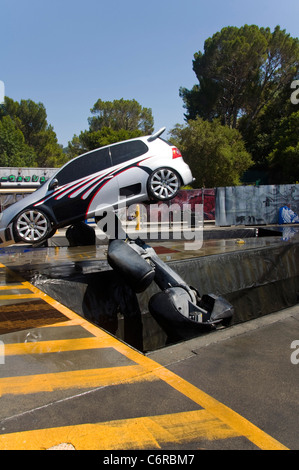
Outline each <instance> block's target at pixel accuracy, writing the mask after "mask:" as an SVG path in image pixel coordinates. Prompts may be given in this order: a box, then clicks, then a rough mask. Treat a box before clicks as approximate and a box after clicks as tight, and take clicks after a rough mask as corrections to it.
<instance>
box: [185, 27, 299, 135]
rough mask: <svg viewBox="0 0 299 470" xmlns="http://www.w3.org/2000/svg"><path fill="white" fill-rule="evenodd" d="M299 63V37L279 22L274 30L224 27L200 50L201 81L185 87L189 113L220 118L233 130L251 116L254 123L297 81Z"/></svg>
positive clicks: (196, 58) (196, 67)
mask: <svg viewBox="0 0 299 470" xmlns="http://www.w3.org/2000/svg"><path fill="white" fill-rule="evenodd" d="M298 64H299V41H298V38H292V37H291V36H290V35H289V34H287V33H286V31H285V30H281V29H280V27H279V26H277V27H276V28H275V29H274V31H273V32H271V31H270V29H269V28H259V27H258V26H255V25H251V26H248V25H245V26H243V27H241V28H237V27H232V26H230V27H226V28H223V29H222V30H221V31H220V32H217V33H216V34H214V35H213V36H212V37H211V38H208V39H207V40H206V41H205V44H204V53H202V52H200V51H199V52H197V53H195V54H194V60H193V70H194V72H195V74H196V77H197V79H198V84H196V85H195V86H194V87H193V88H192V89H191V90H187V89H186V88H181V89H180V95H181V97H182V98H183V100H184V103H185V107H186V109H187V113H186V115H185V116H186V118H187V119H194V118H195V117H197V116H199V117H202V118H203V119H207V120H211V119H214V118H220V119H221V122H222V123H223V124H226V125H229V126H230V127H233V128H236V127H238V123H239V119H240V117H242V116H246V125H249V123H250V122H251V121H253V120H255V119H256V118H257V117H258V116H259V115H260V113H261V112H262V111H263V109H264V108H265V106H267V105H268V104H269V103H270V101H271V100H272V99H273V98H275V96H276V95H277V94H278V93H279V92H280V91H281V90H282V89H283V87H285V85H286V84H290V83H291V81H292V80H293V79H294V77H295V76H296V73H297V72H298V70H299V65H298ZM243 124H244V123H243Z"/></svg>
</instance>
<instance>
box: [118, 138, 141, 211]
mask: <svg viewBox="0 0 299 470" xmlns="http://www.w3.org/2000/svg"><path fill="white" fill-rule="evenodd" d="M147 152H148V147H147V145H146V144H145V143H144V142H143V141H141V140H133V141H128V142H122V143H120V144H116V145H111V147H110V153H111V160H112V165H113V168H114V169H115V175H116V176H117V184H118V190H119V198H120V200H121V201H132V202H133V201H134V200H135V199H139V198H140V197H141V196H142V195H143V194H145V192H146V181H147V178H148V175H147V173H146V172H145V171H144V170H143V169H142V168H141V167H140V166H138V163H139V162H140V160H142V159H143V156H144V155H145V154H146V153H147Z"/></svg>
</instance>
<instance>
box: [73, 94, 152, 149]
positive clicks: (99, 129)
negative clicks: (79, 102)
mask: <svg viewBox="0 0 299 470" xmlns="http://www.w3.org/2000/svg"><path fill="white" fill-rule="evenodd" d="M91 112H92V114H94V116H92V117H90V118H88V123H89V129H88V130H85V131H82V132H81V133H80V134H79V136H78V135H74V137H73V139H72V140H71V141H70V142H69V143H68V147H67V156H68V158H73V157H75V156H77V155H81V154H82V153H84V152H87V151H89V150H93V149H95V148H98V147H103V146H104V145H109V144H113V143H115V142H120V141H122V140H127V139H133V138H135V137H139V136H141V135H144V134H151V133H152V132H153V123H154V120H153V117H152V111H151V109H149V108H143V107H142V106H141V105H140V104H139V103H138V102H137V101H136V100H124V99H121V100H114V101H112V102H111V101H102V100H101V99H98V101H97V102H96V103H95V105H94V106H93V108H92V109H91Z"/></svg>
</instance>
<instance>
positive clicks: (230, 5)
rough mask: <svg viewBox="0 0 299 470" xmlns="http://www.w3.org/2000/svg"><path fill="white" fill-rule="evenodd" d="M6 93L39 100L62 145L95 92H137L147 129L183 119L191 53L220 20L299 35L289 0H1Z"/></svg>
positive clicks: (297, 13) (191, 80)
mask: <svg viewBox="0 0 299 470" xmlns="http://www.w3.org/2000/svg"><path fill="white" fill-rule="evenodd" d="M0 21H1V23H0V24H1V28H0V41H1V42H0V43H1V49H0V51H1V56H0V57H1V63H0V80H2V81H3V82H4V84H5V94H6V95H7V96H9V97H10V98H12V99H14V100H16V101H19V100H21V99H32V100H33V101H36V102H42V103H43V104H44V106H45V107H46V110H47V116H48V122H49V123H50V124H52V125H53V127H54V130H55V132H56V134H57V137H58V141H59V143H61V144H62V145H67V142H68V141H69V140H71V139H72V137H73V135H74V134H79V133H80V131H81V130H84V129H87V128H88V123H87V118H88V117H89V116H90V108H92V106H93V105H94V103H95V102H96V101H97V99H98V98H101V99H102V100H104V101H107V100H109V101H112V100H114V99H120V98H124V99H136V100H137V101H138V102H139V103H140V104H141V105H142V106H144V107H148V108H151V109H152V113H153V117H154V121H155V129H156V130H157V129H159V128H160V127H162V126H166V127H167V130H170V129H171V128H172V127H173V126H174V125H175V124H176V123H183V122H184V108H183V102H182V99H181V98H180V97H179V88H180V87H181V86H184V87H187V88H191V87H192V86H193V85H194V84H195V83H196V77H195V74H194V72H193V70H192V59H193V55H194V53H195V52H197V51H198V50H201V51H202V50H203V46H204V41H205V40H206V39H207V38H208V37H211V36H212V35H213V34H214V33H216V32H217V31H220V30H221V28H223V27H225V26H243V25H244V24H256V25H258V26H260V27H261V26H264V27H267V26H269V27H270V28H271V30H273V29H274V27H275V26H276V25H277V24H279V25H280V26H281V28H283V29H286V31H287V32H288V33H290V35H291V36H293V37H298V36H299V1H298V0H284V1H282V0H250V1H248V0H151V1H147V2H145V1H144V0H138V1H137V0H109V1H107V0H105V1H103V0H84V1H82V0H51V1H46V0H0Z"/></svg>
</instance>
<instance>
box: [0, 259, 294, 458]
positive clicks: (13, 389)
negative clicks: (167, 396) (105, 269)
mask: <svg viewBox="0 0 299 470" xmlns="http://www.w3.org/2000/svg"><path fill="white" fill-rule="evenodd" d="M0 267H5V266H4V265H1V264H0ZM6 269H7V268H6ZM22 285H23V286H24V287H26V288H28V289H30V290H31V292H33V294H34V295H36V296H37V297H39V298H40V299H43V300H45V301H46V302H47V303H48V304H50V305H51V306H53V307H54V308H55V309H57V310H58V311H60V312H61V313H63V314H64V315H65V316H66V317H67V318H69V320H70V321H72V322H73V321H75V322H76V320H78V325H80V326H82V327H83V328H85V329H86V330H87V331H89V332H90V333H92V334H93V335H94V336H96V337H97V338H98V339H102V340H104V342H105V344H106V345H108V344H109V345H110V346H111V347H113V348H115V349H116V350H117V351H119V352H120V353H122V354H123V355H125V356H126V357H127V358H129V359H131V360H133V361H134V362H136V363H137V364H138V366H125V367H112V368H107V369H95V370H87V371H75V372H63V373H58V374H44V375H43V374H42V375H36V376H27V377H10V378H5V379H1V380H0V395H1V393H2V394H3V393H15V394H18V393H33V392H36V391H51V390H54V389H57V388H58V389H61V388H62V389H66V388H71V387H84V388H85V387H90V386H102V385H111V384H118V383H131V382H132V383H133V382H135V381H145V380H157V379H160V380H163V381H164V382H166V383H167V384H168V385H170V386H171V387H173V388H174V389H175V390H177V391H179V392H180V393H182V394H183V395H185V396H187V397H188V398H190V399H191V400H192V401H194V402H195V403H197V404H199V405H200V406H201V407H202V408H204V409H205V410H206V412H207V413H209V415H210V416H213V417H214V418H215V419H217V420H218V419H220V420H221V422H222V423H223V425H224V426H227V427H228V428H230V429H231V430H232V431H233V433H235V435H241V436H245V437H246V438H247V439H248V440H250V441H251V442H253V443H254V444H255V445H256V446H257V447H259V448H261V449H267V450H278V449H279V450H283V449H287V448H286V447H285V446H283V445H282V444H281V443H279V442H278V441H277V440H275V439H273V438H272V437H271V436H269V435H268V434H267V433H265V432H264V431H262V430H261V429H259V428H258V427H256V426H255V425H254V424H252V423H250V422H249V421H248V420H247V419H245V418H243V417H242V416H240V415H239V414H238V413H236V412H234V411H233V410H231V409H230V408H228V407H227V406H225V405H223V404H222V403H220V402H218V401H217V400H215V399H214V398H212V397H211V396H209V395H207V394H206V393H205V392H203V391H201V390H200V389H198V388H197V387H195V386H193V385H192V384H190V383H189V382H187V381H185V380H184V379H182V378H181V377H179V376H178V375H176V374H174V373H173V372H171V371H169V370H168V369H166V368H165V367H163V366H161V365H160V364H158V363H156V362H154V361H153V360H152V359H150V358H148V357H146V356H144V355H143V354H141V353H140V352H138V351H136V350H134V349H132V348H131V347H129V346H127V345H126V344H124V343H122V342H121V341H119V340H118V339H116V338H114V337H113V336H110V335H109V334H108V333H106V332H105V331H104V330H101V329H99V328H98V327H96V326H94V325H92V324H91V323H89V322H88V321H86V320H84V319H82V317H79V315H77V314H75V313H74V312H72V311H71V310H70V309H68V308H67V307H65V306H63V305H61V304H60V303H59V302H57V301H56V300H54V299H52V298H51V297H49V296H48V295H47V294H44V293H43V292H41V291H40V290H39V289H37V288H36V287H34V286H33V285H31V284H30V283H28V282H22ZM62 325H63V324H62ZM65 346H66V345H65ZM14 347H16V345H14ZM166 416H167V419H168V417H169V416H171V415H166ZM142 419H143V420H146V419H147V418H138V419H137V420H142ZM127 422H128V420H126V426H127ZM132 422H136V420H132ZM82 426H83V427H82V428H81V427H80V429H84V430H87V429H93V431H92V432H91V433H90V435H89V434H88V436H89V437H88V438H87V437H86V439H85V447H84V448H88V445H89V444H90V442H91V440H92V439H93V437H92V436H93V434H94V433H95V432H96V430H95V428H94V426H99V428H97V429H102V431H101V436H100V438H99V439H101V440H102V439H104V438H105V433H106V430H105V431H104V428H101V426H103V423H102V424H99V425H82ZM126 426H125V427H126ZM58 429H68V432H71V433H72V430H74V432H77V431H76V430H78V429H79V428H78V426H71V427H67V428H58ZM113 429H114V432H113V433H112V434H113V440H114V441H115V442H116V445H117V446H118V447H117V448H123V447H122V445H120V441H119V438H120V434H121V433H117V439H116V434H115V428H113ZM57 432H58V430H57V428H53V429H52V430H51V429H50V430H38V431H27V432H26V433H17V435H19V434H21V435H23V434H26V435H27V436H29V435H30V436H34V435H35V434H30V433H37V436H38V439H39V436H42V435H43V433H46V434H47V433H50V434H51V433H54V434H55V436H56V435H57ZM86 432H87V433H88V431H86ZM83 434H84V432H83ZM97 434H98V433H97ZM6 436H10V439H11V440H13V434H10V435H3V436H0V438H3V439H4V438H5V437H6ZM32 439H33V440H34V437H32ZM89 439H90V440H89ZM17 440H18V437H17ZM62 441H63V442H65V439H62ZM18 442H19V441H18ZM26 442H27V440H26ZM56 443H57V440H56ZM26 445H27V444H26ZM28 445H29V444H28ZM30 445H31V444H30ZM52 445H54V444H50V445H49V447H50V446H52ZM73 445H75V444H74V443H73ZM119 445H120V447H119ZM75 447H76V445H75ZM16 448H18V447H16ZM21 448H22V449H23V448H24V446H21ZM32 448H36V447H32ZM91 448H94V447H93V446H91ZM108 448H110V447H108ZM130 448H132V447H130Z"/></svg>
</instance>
